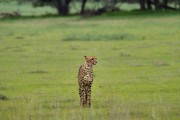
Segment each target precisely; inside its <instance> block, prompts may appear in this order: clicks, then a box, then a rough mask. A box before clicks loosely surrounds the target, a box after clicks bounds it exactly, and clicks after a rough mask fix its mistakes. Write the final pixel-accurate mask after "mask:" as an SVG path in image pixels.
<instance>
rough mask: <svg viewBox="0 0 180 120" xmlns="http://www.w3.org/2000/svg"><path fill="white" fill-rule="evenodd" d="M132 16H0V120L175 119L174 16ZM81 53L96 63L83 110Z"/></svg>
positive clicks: (179, 29)
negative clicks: (88, 105) (94, 58)
mask: <svg viewBox="0 0 180 120" xmlns="http://www.w3.org/2000/svg"><path fill="white" fill-rule="evenodd" d="M135 13H136V14H137V15H133V16H131V13H129V14H128V13H127V15H126V14H125V13H117V14H118V15H119V16H115V15H114V13H113V14H110V13H107V14H105V15H103V16H100V17H93V18H89V19H87V18H80V17H76V16H73V17H55V18H38V19H31V18H30V19H28V18H27V19H24V18H23V17H22V18H21V17H20V18H15V19H10V18H9V19H1V20H0V96H1V98H3V99H0V120H39V119H41V120H59V119H60V120H61V119H63V120H65V119H67V120H68V119H69V120H71V119H76V120H81V119H86V120H90V119H91V120H92V119H93V120H103V119H104V120H107V119H110V120H132V119H135V120H178V119H179V112H180V103H179V100H180V95H179V93H180V81H179V79H180V69H179V68H180V62H179V58H180V53H179V51H180V47H179V46H180V41H179V40H180V36H179V35H180V21H179V19H180V14H179V13H176V12H175V13H173V12H168V14H166V15H165V13H163V12H158V13H156V14H151V13H150V14H148V12H147V14H146V13H140V12H139V14H138V12H137V11H136V12H135ZM161 14H162V15H161ZM110 16H111V17H110ZM143 16H144V17H143ZM84 55H95V56H97V58H98V64H97V65H96V66H95V67H94V73H95V79H94V83H93V86H92V107H91V108H81V107H80V105H79V95H78V84H77V72H78V67H79V65H80V64H82V63H83V61H84V58H83V56H84ZM4 98H6V99H4Z"/></svg>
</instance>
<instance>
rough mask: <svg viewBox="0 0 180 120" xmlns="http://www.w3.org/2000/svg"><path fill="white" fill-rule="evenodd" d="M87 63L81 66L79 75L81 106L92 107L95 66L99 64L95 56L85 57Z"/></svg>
mask: <svg viewBox="0 0 180 120" xmlns="http://www.w3.org/2000/svg"><path fill="white" fill-rule="evenodd" d="M84 58H85V62H84V64H82V65H80V67H79V73H78V84H79V96H80V105H81V106H82V107H86V106H87V107H90V106H91V85H92V83H93V65H96V64H97V58H96V57H95V56H84Z"/></svg>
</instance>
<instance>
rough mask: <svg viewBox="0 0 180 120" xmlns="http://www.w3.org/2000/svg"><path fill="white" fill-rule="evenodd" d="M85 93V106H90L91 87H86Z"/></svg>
mask: <svg viewBox="0 0 180 120" xmlns="http://www.w3.org/2000/svg"><path fill="white" fill-rule="evenodd" d="M86 94H87V101H86V106H88V107H91V87H89V86H88V87H87V89H86Z"/></svg>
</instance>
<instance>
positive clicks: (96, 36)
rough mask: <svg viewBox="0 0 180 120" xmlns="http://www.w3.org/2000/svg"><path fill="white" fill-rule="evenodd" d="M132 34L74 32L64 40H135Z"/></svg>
mask: <svg viewBox="0 0 180 120" xmlns="http://www.w3.org/2000/svg"><path fill="white" fill-rule="evenodd" d="M134 39H135V36H134V35H132V34H128V33H124V34H109V35H108V34H81V35H79V34H76V35H75V34H73V35H68V36H66V37H65V38H63V39H62V40H63V41H108V40H115V41H117V40H134Z"/></svg>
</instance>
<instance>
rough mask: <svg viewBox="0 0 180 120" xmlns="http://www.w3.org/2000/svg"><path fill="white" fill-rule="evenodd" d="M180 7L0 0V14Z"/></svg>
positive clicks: (140, 0) (157, 1)
mask: <svg viewBox="0 0 180 120" xmlns="http://www.w3.org/2000/svg"><path fill="white" fill-rule="evenodd" d="M179 9H180V0H0V16H1V17H9V16H38V15H46V16H48V15H61V16H67V15H83V16H92V15H101V14H103V13H106V12H117V11H135V10H136V11H137V10H140V11H159V10H163V11H164V10H172V11H177V10H179Z"/></svg>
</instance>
